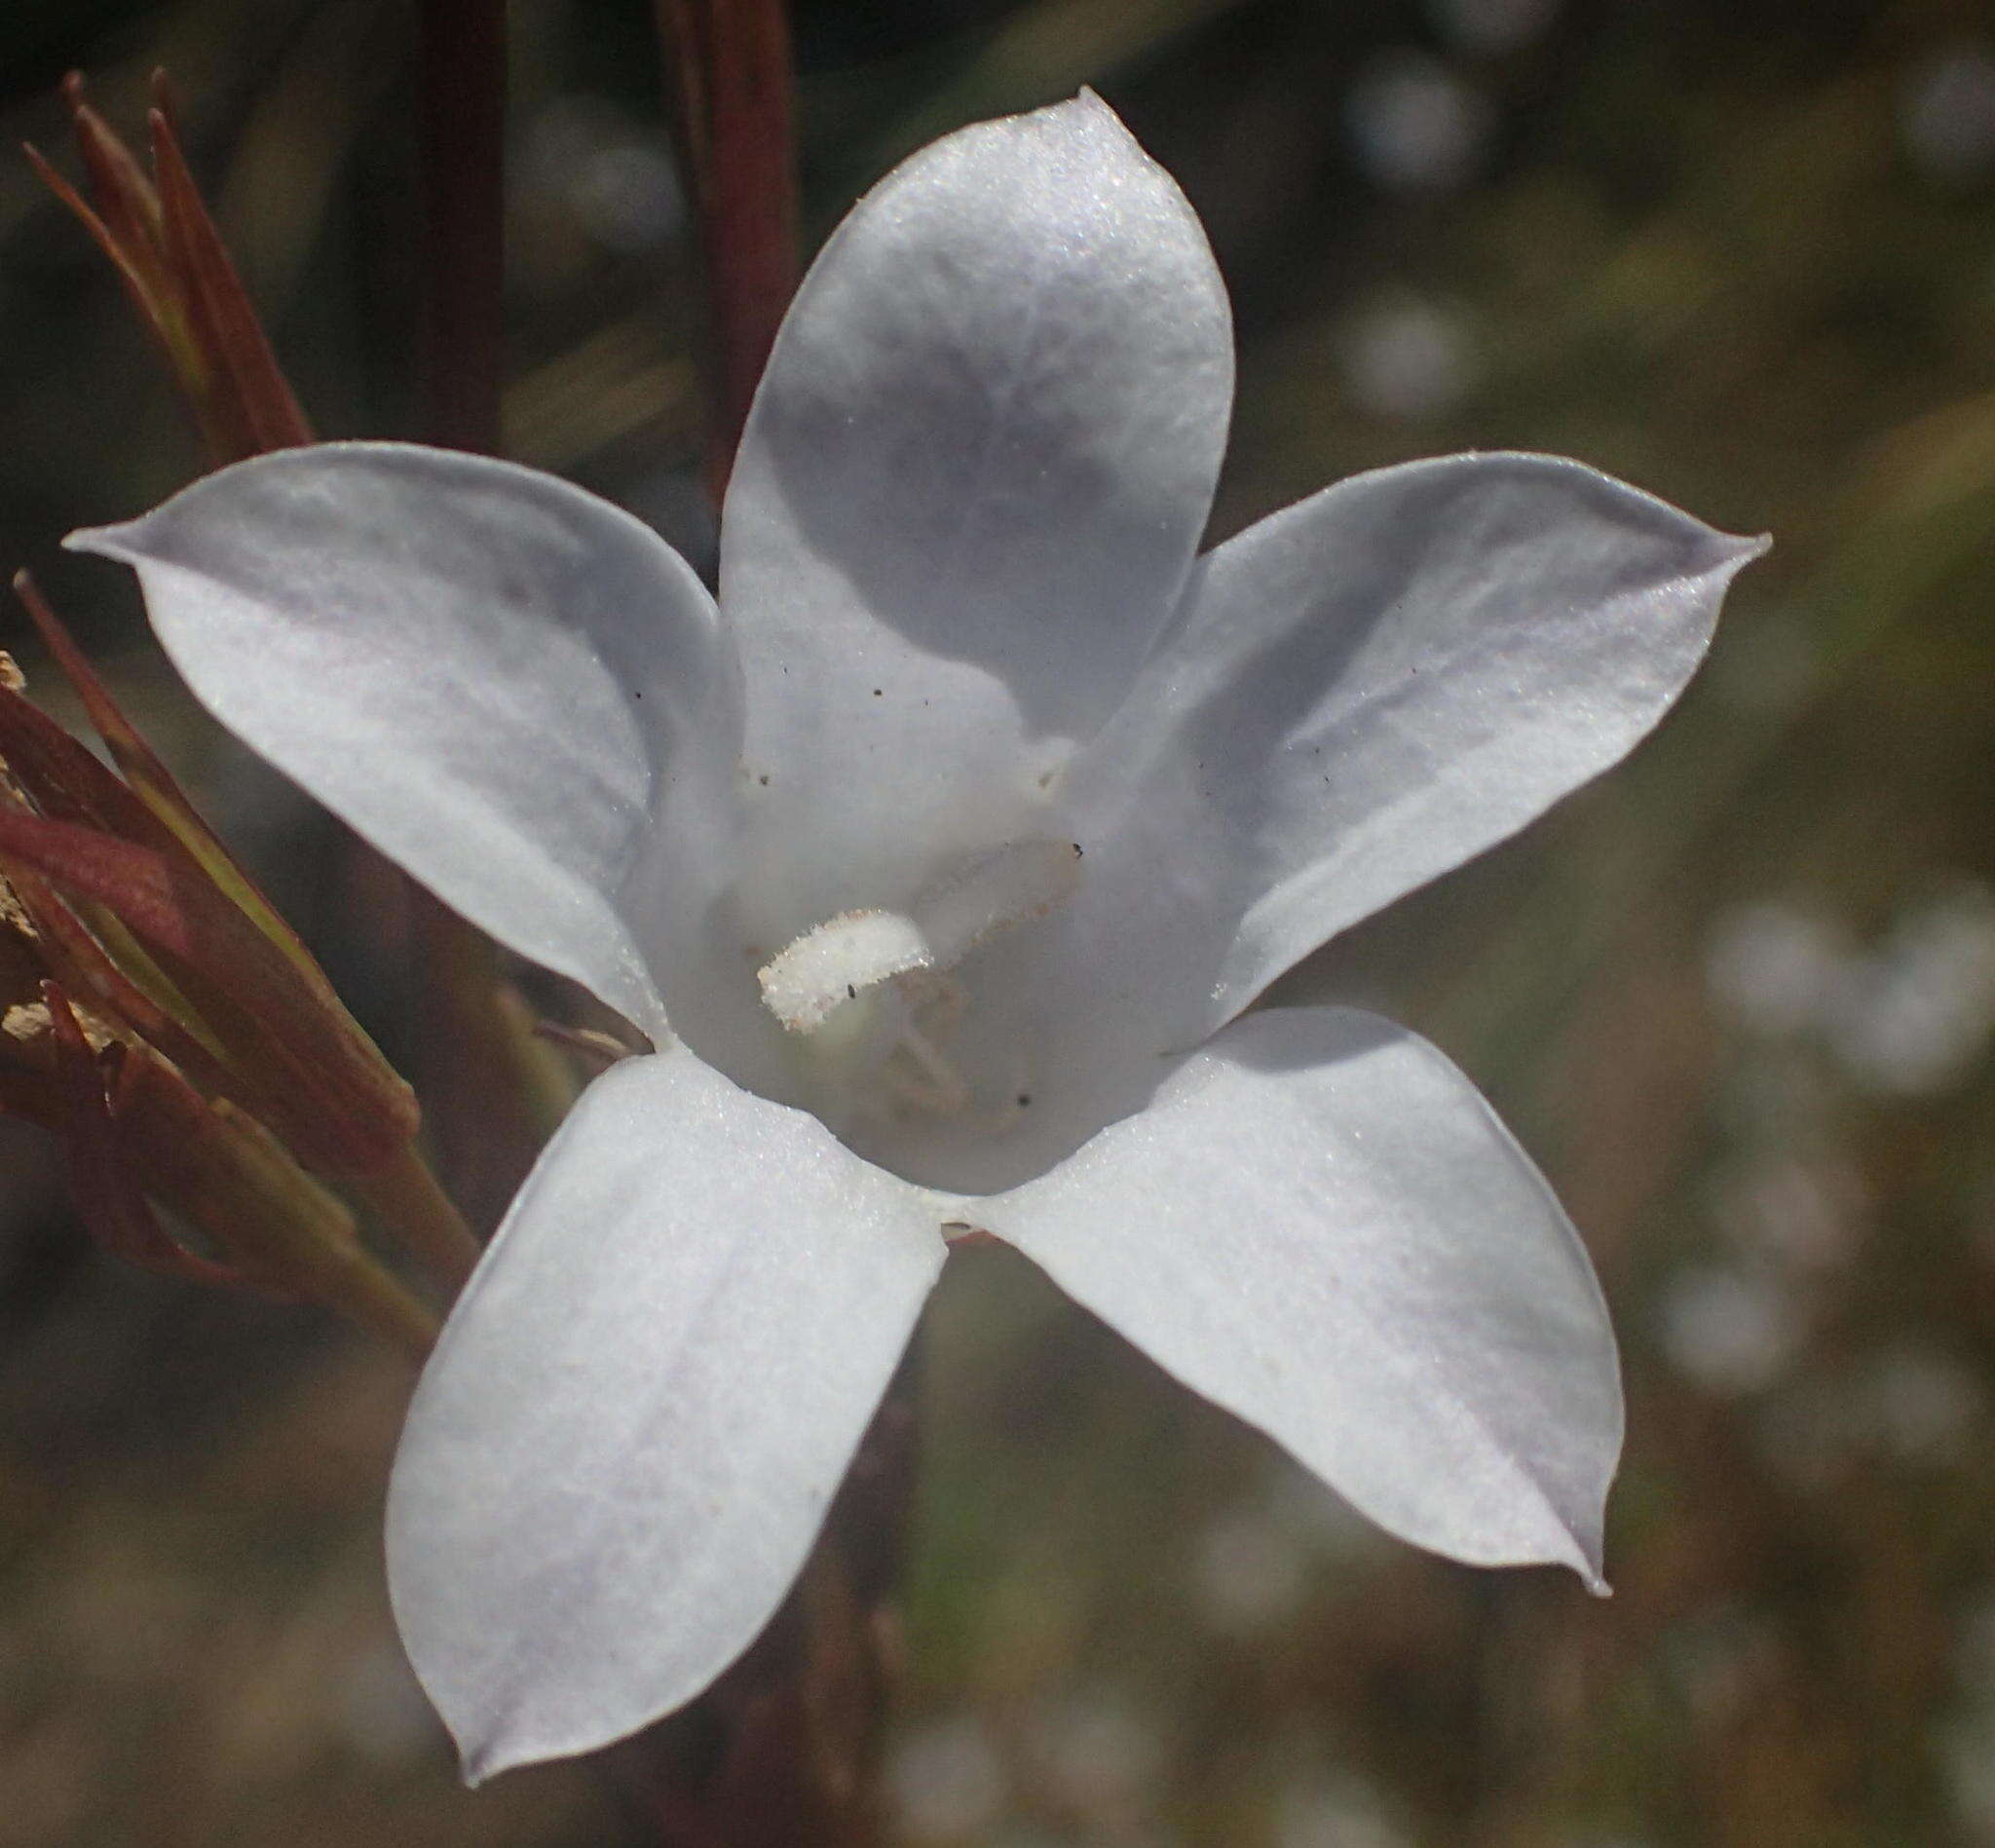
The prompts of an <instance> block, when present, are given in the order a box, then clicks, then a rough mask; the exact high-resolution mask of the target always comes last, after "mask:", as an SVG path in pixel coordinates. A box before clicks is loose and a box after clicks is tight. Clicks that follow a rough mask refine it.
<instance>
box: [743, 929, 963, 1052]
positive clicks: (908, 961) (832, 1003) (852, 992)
mask: <svg viewBox="0 0 1995 1848" xmlns="http://www.w3.org/2000/svg"><path fill="white" fill-rule="evenodd" d="M934 960H935V959H934V955H933V953H932V952H931V951H930V950H929V948H928V940H927V938H926V937H925V936H923V935H922V931H921V929H920V928H919V927H918V926H917V925H916V924H915V922H914V920H913V919H911V918H903V917H902V916H901V915H900V914H899V913H898V912H894V911H847V912H845V913H843V914H842V915H841V916H839V917H836V918H833V919H830V920H828V921H827V922H826V923H824V924H819V925H818V926H817V928H816V929H815V930H812V931H809V932H808V933H807V934H805V935H804V936H801V937H799V938H798V939H797V940H796V942H795V943H793V944H791V945H790V947H789V948H788V949H787V950H785V951H783V953H782V954H781V955H780V956H778V957H776V958H775V959H774V961H772V962H770V963H768V964H767V965H766V966H764V967H763V968H762V969H760V970H759V971H757V973H756V977H755V979H756V981H758V982H759V983H761V985H762V999H763V1001H764V1003H765V1004H766V1005H767V1006H768V1008H769V1011H770V1012H771V1013H772V1014H773V1015H774V1016H775V1017H776V1019H778V1020H779V1021H781V1022H782V1023H783V1025H784V1026H785V1027H787V1028H788V1029H789V1030H790V1031H791V1032H792V1033H809V1032H811V1031H812V1030H813V1029H815V1028H818V1027H821V1026H823V1025H824V1023H825V1021H826V1020H827V1019H828V1018H829V1017H830V1015H831V1014H832V1012H833V1011H834V1010H835V1009H836V1008H838V1007H841V1006H843V1005H844V1004H845V1003H846V1002H847V1001H848V1000H855V999H858V997H859V996H861V995H863V994H864V993H865V992H866V991H867V990H868V989H869V988H874V987H877V986H878V985H879V984H880V983H882V982H884V981H885V980H886V979H887V978H888V977H889V976H893V975H904V974H906V973H907V972H908V971H909V970H911V969H925V968H927V967H929V966H930V965H931V964H932V963H933V962H934Z"/></svg>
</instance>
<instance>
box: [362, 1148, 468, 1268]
mask: <svg viewBox="0 0 1995 1848" xmlns="http://www.w3.org/2000/svg"><path fill="white" fill-rule="evenodd" d="M355 1188H356V1191H358V1193H359V1194H360V1195H361V1196H362V1197H363V1198H364V1199H365V1200H366V1202H367V1204H368V1205H369V1206H371V1207H372V1208H373V1209H374V1211H375V1212H376V1213H378V1214H379V1215H380V1216H381V1219H382V1221H383V1223H384V1224H385V1225H386V1226H387V1227H388V1228H389V1230H390V1231H392V1232H393V1233H394V1234H395V1237H396V1238H397V1239H398V1240H399V1241H400V1242H401V1243H402V1245H404V1246H405V1247H406V1248H407V1250H408V1251H409V1253H410V1255H411V1256H412V1257H414V1258H415V1259H416V1261H417V1262H418V1263H421V1264H422V1265H423V1267H424V1268H425V1269H426V1270H428V1271H429V1272H430V1273H431V1275H432V1276H433V1277H434V1278H435V1279H436V1281H437V1282H438V1283H439V1284H441V1285H442V1286H443V1287H444V1288H445V1289H446V1290H447V1291H448V1292H449V1293H450V1295H451V1296H452V1297H453V1298H454V1297H455V1296H456V1295H457V1293H458V1292H459V1291H460V1290H462V1289H463V1288H464V1286H465V1283H466V1281H467V1279H469V1278H470V1276H471V1267H472V1265H474V1264H475V1263H477V1262H478V1252H479V1245H478V1241H477V1240H476V1239H475V1238H473V1237H472V1236H471V1228H470V1227H469V1226H466V1224H465V1223H464V1217H463V1215H462V1214H460V1213H459V1212H458V1210H457V1208H456V1207H455V1206H453V1205H452V1204H451V1202H450V1197H449V1195H448V1194H446V1193H445V1192H444V1191H443V1189H442V1188H441V1187H439V1186H438V1185H437V1182H436V1177H435V1176H434V1175H433V1174H432V1173H431V1172H430V1169H429V1166H428V1164H427V1163H426V1162H425V1161H424V1160H423V1157H422V1156H421V1155H420V1154H418V1153H417V1152H416V1148H415V1145H414V1144H413V1143H411V1144H409V1145H407V1146H406V1147H405V1148H404V1149H403V1150H401V1152H400V1153H399V1154H397V1155H396V1156H395V1158H394V1159H393V1160H392V1161H390V1162H389V1163H388V1165H387V1166H386V1167H385V1168H381V1169H378V1170H377V1171H376V1172H375V1173H373V1174H370V1175H368V1176H367V1177H366V1178H365V1179H364V1180H362V1181H359V1182H357V1183H356V1184H355Z"/></svg>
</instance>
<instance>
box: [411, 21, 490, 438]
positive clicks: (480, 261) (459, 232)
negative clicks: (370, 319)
mask: <svg viewBox="0 0 1995 1848" xmlns="http://www.w3.org/2000/svg"><path fill="white" fill-rule="evenodd" d="M417 97H418V102H417V107H418V110H419V112H420V116H421V129H422V170H423V206H424V252H423V265H422V290H423V311H422V312H423V325H422V345H421V354H422V385H421V389H422V394H423V424H424V428H425V430H426V432H427V434H428V435H429V439H430V440H431V441H432V442H436V443H441V444H443V445H444V446H445V447H447V448H453V449H474V450H478V451H481V452H483V453H484V454H487V455H497V454H498V453H499V451H500V449H501V447H502V446H503V445H502V442H501V436H500V404H501V394H502V390H503V385H504V379H505V347H506V325H505V283H506V243H505V230H506V166H505V156H506V8H505V4H504V0H424V4H423V10H422V23H421V26H420V30H419V39H418V47H417Z"/></svg>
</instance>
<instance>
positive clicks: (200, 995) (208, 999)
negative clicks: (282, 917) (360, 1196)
mask: <svg viewBox="0 0 1995 1848" xmlns="http://www.w3.org/2000/svg"><path fill="white" fill-rule="evenodd" d="M0 854H5V855H7V856H9V857H12V858H15V859H19V860H20V861H22V862H24V863H25V864H27V865H28V866H31V867H33V868H34V869H36V870H37V871H39V872H41V873H42V874H44V875H45V876H46V877H47V878H48V879H50V880H51V881H52V882H53V883H54V884H55V885H56V886H59V887H61V888H62V889H63V890H65V891H67V892H69V893H71V894H72V895H73V896H77V897H82V898H87V899H92V900H94V901H95V902H97V903H99V904H102V905H105V906H108V907H109V908H110V909H111V910H112V911H113V912H114V913H115V914H116V915H117V917H118V918H119V919H120V920H121V921H122V922H123V923H124V924H126V925H127V926H128V927H129V928H130V929H131V930H132V932H133V933H134V934H135V935H136V936H138V937H139V938H140V939H141V940H142V941H143V942H145V943H146V944H147V945H148V946H150V947H151V948H152V949H153V950H154V951H155V952H156V953H158V954H160V955H162V956H164V957H166V958H168V959H169V963H170V966H169V974H171V976H172V977H173V979H174V981H175V983H176V984H177V985H178V986H179V987H180V988H181V989H182V990H184V992H185V993H186V994H187V996H188V998H189V999H190V1000H192V1001H193V1003H194V1005H195V1006H196V1007H198V1008H199V1009H200V1010H201V1011H202V1013H203V1014H204V1015H205V1016H206V1017H207V1020H208V1021H209V1022H210V1024H211V1025H212V1026H213V1027H214V1029H215V1031H216V1034H217V1037H219V1038H220V1039H221V1040H222V1042H223V1043H224V1044H226V1045H227V1046H228V1047H229V1048H230V1051H231V1054H232V1056H233V1057H234V1058H235V1060H236V1062H237V1063H238V1064H239V1065H240V1066H241V1067H242V1069H243V1070H244V1071H245V1073H246V1074H247V1075H248V1076H249V1077H250V1078H251V1080H252V1081H253V1083H254V1084H255V1087H256V1094H257V1097H258V1100H259V1110H260V1111H261V1112H262V1113H268V1114H270V1115H271V1116H272V1120H273V1121H278V1122H280V1123H281V1125H282V1128H283V1130H284V1133H285V1136H286V1138H287V1139H288V1140H289V1141H290V1142H291V1143H292V1145H293V1147H295V1148H296V1149H298V1150H299V1152H300V1153H301V1154H305V1155H306V1156H307V1157H308V1158H309V1159H312V1160H314V1161H316V1162H318V1163H320V1165H324V1166H328V1167H332V1168H336V1169H341V1170H366V1169H369V1168H374V1167H378V1166H380V1165H382V1164H384V1163H386V1162H387V1161H389V1160H390V1159H391V1158H392V1157H393V1156H394V1155H395V1152H396V1151H397V1150H399V1149H400V1148H401V1147H403V1146H404V1145H405V1144H406V1143H407V1141H408V1139H409V1138H410V1137H411V1136H412V1135H413V1134H414V1132H415V1126H416V1108H415V1101H414V1098H413V1096H412V1095H411V1094H410V1092H409V1090H408V1087H407V1086H406V1085H405V1084H403V1083H402V1082H401V1080H400V1079H399V1078H398V1077H397V1076H396V1075H395V1073H394V1072H393V1071H392V1069H391V1068H389V1067H388V1065H387V1064H386V1062H385V1061H384V1060H382V1059H381V1056H380V1054H379V1053H378V1052H376V1051H375V1050H374V1048H373V1046H372V1045H371V1043H369V1042H368V1041H366V1040H365V1039H364V1038H359V1037H356V1031H355V1030H354V1029H353V1028H351V1026H350V1025H349V1024H348V1023H347V1022H346V1019H345V1016H344V1014H343V1013H340V1012H335V1011H334V1010H331V1009H328V1008H327V1007H326V1005H325V1004H324V1002H323V1001H322V1000H321V999H320V996H319V994H318V993H317V992H316V990H315V989H313V988H312V987H311V986H309V985H308V984H306V983H305V982H303V981H301V980H300V978H299V976H298V973H297V971H296V969H295V968H294V967H293V966H292V965H291V963H290V962H289V960H288V959H287V958H286V957H284V955H283V954H282V951H280V950H279V949H278V948H277V946H276V945H275V944H273V943H272V942H271V941H270V939H269V938H268V937H266V936H265V935H264V934H263V933H262V932H261V931H260V930H258V929H257V928H256V927H255V925H254V924H251V923H250V922H249V921H248V920H247V919H246V918H245V917H244V915H243V914H242V913H241V912H240V911H238V910H237V909H236V907H235V906H234V905H232V904H231V903H230V902H229V901H228V899H227V898H225V897H224V896H223V895H222V894H221V893H220V892H218V891H217V890H216V889H215V888H214V886H212V885H210V884H209V883H208V882H207V879H206V878H205V877H204V876H203V875H202V873H201V872H200V869H199V868H198V867H195V866H193V865H192V864H191V863H190V862H188V861H187V860H186V859H185V858H184V857H183V856H181V855H180V854H178V853H177V852H170V851H169V852H163V851H161V850H159V849H155V848H151V847H144V846H139V845H137V844H135V843H133V842H131V841H125V840H118V839H116V838H114V837H112V836H110V835H108V834H104V833H100V832H98V831H97V830H95V829H93V828H89V827H84V826H79V825H78V824H76V823H74V822H70V821H60V820H52V819H49V818H46V817H43V816H38V815H23V814H10V813H5V812H0Z"/></svg>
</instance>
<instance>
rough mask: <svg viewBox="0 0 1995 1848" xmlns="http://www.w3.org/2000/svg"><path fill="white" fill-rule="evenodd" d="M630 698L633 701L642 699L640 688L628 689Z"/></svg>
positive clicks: (642, 693)
mask: <svg viewBox="0 0 1995 1848" xmlns="http://www.w3.org/2000/svg"><path fill="white" fill-rule="evenodd" d="M630 697H631V698H633V699H642V698H644V690H643V689H642V688H641V687H632V688H631V689H630Z"/></svg>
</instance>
